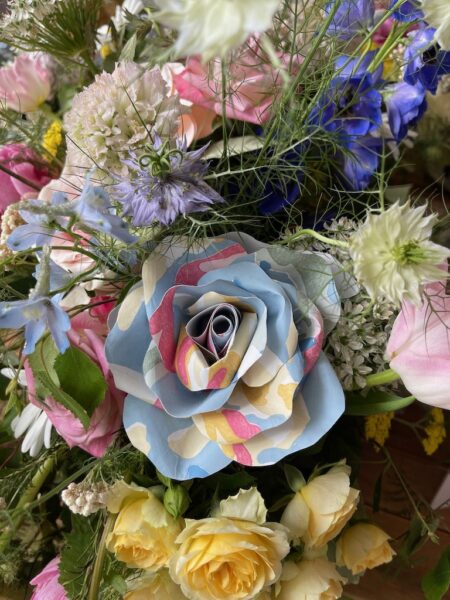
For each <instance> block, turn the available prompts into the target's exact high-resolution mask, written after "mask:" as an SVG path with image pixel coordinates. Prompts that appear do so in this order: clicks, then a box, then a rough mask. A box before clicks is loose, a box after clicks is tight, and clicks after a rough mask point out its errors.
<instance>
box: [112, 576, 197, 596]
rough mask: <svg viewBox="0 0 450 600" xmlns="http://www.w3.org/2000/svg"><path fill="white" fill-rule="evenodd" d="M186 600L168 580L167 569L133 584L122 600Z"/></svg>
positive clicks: (177, 587)
mask: <svg viewBox="0 0 450 600" xmlns="http://www.w3.org/2000/svg"><path fill="white" fill-rule="evenodd" d="M153 598H154V599H155V600H186V596H185V595H184V594H183V592H182V591H181V588H180V586H179V585H177V584H176V583H174V582H173V581H172V579H171V578H170V575H169V572H168V571H167V569H161V570H160V571H158V572H157V573H154V574H153V575H145V576H143V577H141V578H139V579H138V580H137V581H134V582H133V585H132V587H131V589H130V591H129V592H128V593H127V594H125V596H124V599H123V600H150V599H153Z"/></svg>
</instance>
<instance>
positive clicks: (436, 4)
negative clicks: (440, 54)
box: [422, 0, 450, 50]
mask: <svg viewBox="0 0 450 600" xmlns="http://www.w3.org/2000/svg"><path fill="white" fill-rule="evenodd" d="M422 10H423V12H424V14H425V21H427V23H428V24H429V25H431V26H432V27H435V28H436V33H435V36H434V38H435V40H436V41H437V42H438V43H439V44H440V46H441V47H442V48H443V50H450V2H449V0H422Z"/></svg>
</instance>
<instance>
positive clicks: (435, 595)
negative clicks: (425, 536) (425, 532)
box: [422, 546, 450, 600]
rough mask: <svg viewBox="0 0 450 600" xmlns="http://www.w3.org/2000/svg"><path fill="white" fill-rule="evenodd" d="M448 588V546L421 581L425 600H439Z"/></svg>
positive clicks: (449, 576)
mask: <svg viewBox="0 0 450 600" xmlns="http://www.w3.org/2000/svg"><path fill="white" fill-rule="evenodd" d="M449 588H450V546H449V547H448V548H446V549H445V550H444V552H443V553H442V555H441V558H440V559H439V562H438V564H437V565H436V566H435V567H434V569H433V570H432V571H430V572H429V573H427V574H426V575H425V577H424V578H423V579H422V591H423V593H424V595H425V598H426V600H441V598H444V596H445V594H446V593H447V592H448V590H449Z"/></svg>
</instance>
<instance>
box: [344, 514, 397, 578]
mask: <svg viewBox="0 0 450 600" xmlns="http://www.w3.org/2000/svg"><path fill="white" fill-rule="evenodd" d="M388 540H389V536H388V534H387V533H385V532H384V531H383V530H382V529H380V528H379V527H377V526H376V525H372V524H371V523H358V524H357V525H353V527H349V528H348V529H346V530H345V531H344V532H343V534H342V535H341V537H340V538H339V539H338V541H337V544H336V562H337V564H338V565H339V566H343V567H346V568H347V569H349V570H350V571H351V572H352V573H353V575H358V574H359V573H362V572H363V571H365V570H366V569H374V568H375V567H378V566H379V565H382V564H385V563H388V562H391V560H392V558H393V557H394V555H395V552H394V551H393V550H392V548H391V546H390V544H389V542H388Z"/></svg>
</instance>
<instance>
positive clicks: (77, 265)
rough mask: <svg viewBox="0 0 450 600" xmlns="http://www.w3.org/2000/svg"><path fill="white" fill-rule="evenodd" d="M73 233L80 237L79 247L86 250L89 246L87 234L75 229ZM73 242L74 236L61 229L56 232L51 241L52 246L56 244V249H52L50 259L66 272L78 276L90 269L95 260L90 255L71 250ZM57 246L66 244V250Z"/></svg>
mask: <svg viewBox="0 0 450 600" xmlns="http://www.w3.org/2000/svg"><path fill="white" fill-rule="evenodd" d="M75 233H76V234H78V235H79V236H80V237H81V238H82V239H81V240H79V244H80V245H81V247H82V248H86V250H87V249H88V248H89V236H88V235H87V234H85V233H83V232H82V231H75ZM74 243H75V242H74V238H73V237H72V236H71V235H70V234H68V233H64V232H62V231H60V232H58V233H57V234H56V235H55V236H54V238H53V242H52V245H53V246H58V248H57V249H52V260H53V262H55V263H56V264H57V265H58V266H59V267H61V268H62V269H64V270H65V271H67V272H68V273H71V274H72V275H76V276H78V275H81V273H84V272H85V271H88V270H89V269H91V268H92V267H93V266H94V264H95V261H94V259H93V258H91V257H90V256H86V254H82V253H81V252H77V251H76V250H73V246H74ZM59 246H67V250H62V249H60V248H59Z"/></svg>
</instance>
